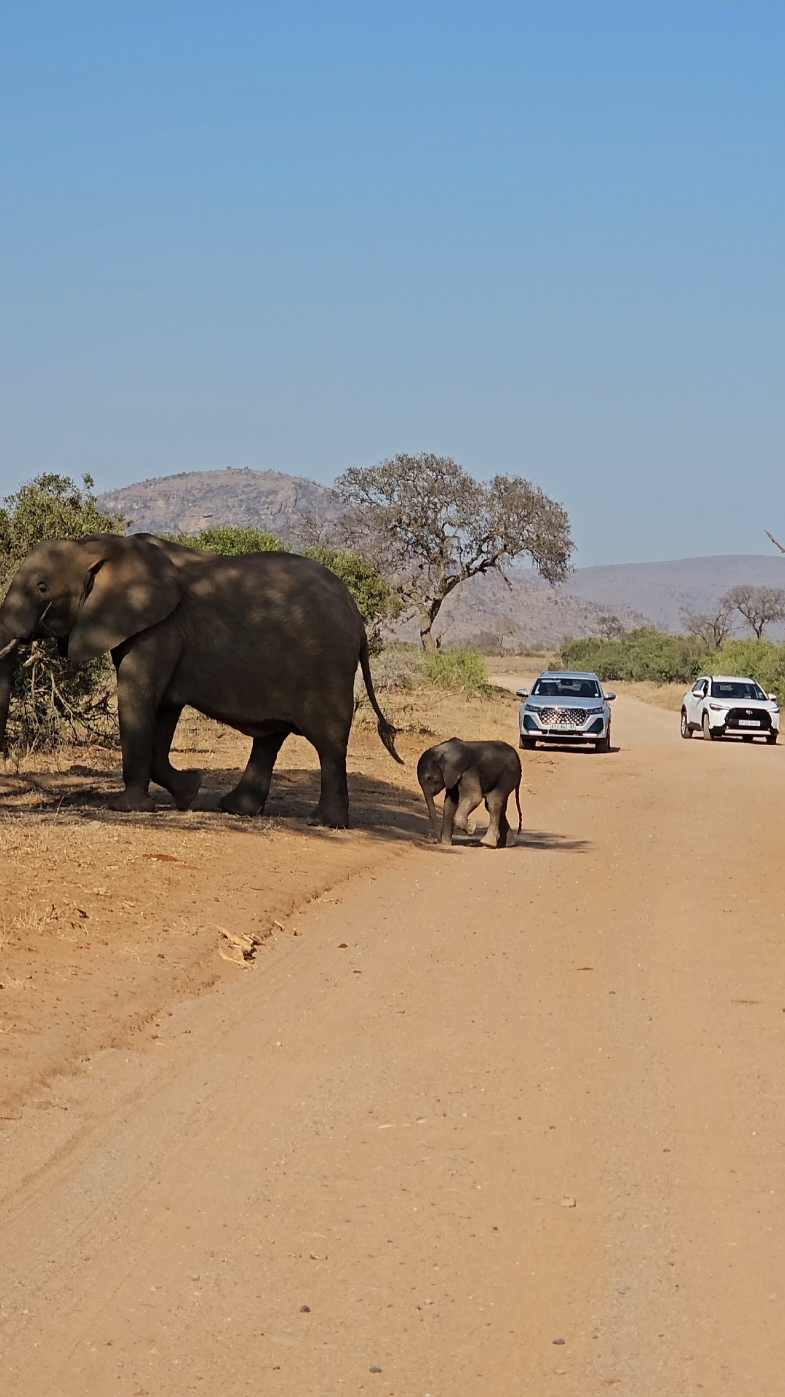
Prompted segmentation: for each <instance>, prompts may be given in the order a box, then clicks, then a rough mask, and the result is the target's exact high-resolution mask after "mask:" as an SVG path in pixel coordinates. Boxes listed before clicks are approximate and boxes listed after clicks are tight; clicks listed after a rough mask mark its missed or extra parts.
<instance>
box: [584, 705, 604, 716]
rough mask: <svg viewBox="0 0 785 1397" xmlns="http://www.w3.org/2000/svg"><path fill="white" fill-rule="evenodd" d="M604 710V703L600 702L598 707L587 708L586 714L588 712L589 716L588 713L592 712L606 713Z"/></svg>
mask: <svg viewBox="0 0 785 1397" xmlns="http://www.w3.org/2000/svg"><path fill="white" fill-rule="evenodd" d="M604 712H605V709H604V708H603V706H602V704H600V705H599V707H598V708H587V709H586V714H587V716H588V714H590V713H604Z"/></svg>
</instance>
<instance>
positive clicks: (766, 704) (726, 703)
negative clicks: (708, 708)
mask: <svg viewBox="0 0 785 1397" xmlns="http://www.w3.org/2000/svg"><path fill="white" fill-rule="evenodd" d="M703 702H704V703H717V704H719V706H720V708H757V709H760V708H764V709H765V710H766V712H767V713H776V711H777V709H778V707H779V704H777V703H774V702H773V700H772V699H728V698H711V697H709V698H707V699H704V700H703Z"/></svg>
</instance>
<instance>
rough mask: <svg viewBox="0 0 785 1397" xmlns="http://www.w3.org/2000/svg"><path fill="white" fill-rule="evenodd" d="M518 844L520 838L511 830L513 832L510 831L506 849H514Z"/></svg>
mask: <svg viewBox="0 0 785 1397" xmlns="http://www.w3.org/2000/svg"><path fill="white" fill-rule="evenodd" d="M517 843H518V836H517V834H516V833H515V830H514V829H511V830H510V831H509V833H508V835H507V842H506V844H505V848H507V849H514V848H515V846H516V844H517Z"/></svg>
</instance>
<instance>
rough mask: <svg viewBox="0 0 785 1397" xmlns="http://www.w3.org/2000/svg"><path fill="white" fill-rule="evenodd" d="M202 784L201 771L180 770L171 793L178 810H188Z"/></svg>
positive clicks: (171, 787) (170, 790) (170, 789)
mask: <svg viewBox="0 0 785 1397" xmlns="http://www.w3.org/2000/svg"><path fill="white" fill-rule="evenodd" d="M201 784H202V773H201V771H180V772H178V776H177V782H176V783H174V782H173V783H172V785H171V786H170V788H169V793H170V795H171V797H172V799H173V800H174V803H175V805H176V806H177V809H178V810H188V809H189V808H190V807H191V805H192V804H193V802H194V801H195V800H196V797H197V795H198V794H199V787H200V786H201Z"/></svg>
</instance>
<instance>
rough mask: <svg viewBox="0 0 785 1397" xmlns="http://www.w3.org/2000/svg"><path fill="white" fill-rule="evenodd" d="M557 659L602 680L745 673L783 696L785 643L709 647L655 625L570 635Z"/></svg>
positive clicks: (686, 679)
mask: <svg viewBox="0 0 785 1397" xmlns="http://www.w3.org/2000/svg"><path fill="white" fill-rule="evenodd" d="M558 664H559V665H563V666H564V668H565V669H585V670H592V671H593V672H594V673H595V674H597V675H599V677H600V679H602V680H603V681H611V680H617V681H624V680H629V681H641V680H648V681H650V682H652V683H655V684H673V683H681V684H684V685H685V686H686V685H687V684H691V683H692V681H693V680H694V679H697V678H698V676H699V675H701V674H741V675H749V676H750V678H752V679H756V680H757V682H758V683H759V684H760V685H761V687H762V688H764V689H765V690H766V692H767V693H775V694H776V695H777V697H778V699H779V700H780V702H785V644H781V643H780V644H778V643H776V642H774V641H771V640H766V639H765V637H764V638H762V639H760V640H755V639H748V640H733V639H730V638H727V639H725V640H724V642H723V643H722V645H720V646H719V648H707V646H706V643H705V641H704V640H702V639H701V638H700V637H698V636H695V635H666V634H665V633H664V632H663V631H658V630H656V629H655V628H654V627H653V626H652V627H649V626H646V627H641V628H640V629H639V630H634V631H629V632H628V633H627V634H626V635H625V636H624V637H622V638H621V639H619V640H608V639H605V638H604V637H602V636H590V637H587V638H586V639H584V640H568V641H566V642H565V644H564V645H563V646H562V649H561V652H560V655H559V658H558Z"/></svg>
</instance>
